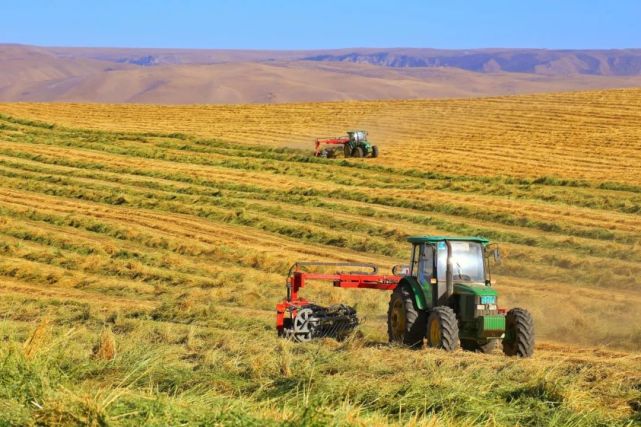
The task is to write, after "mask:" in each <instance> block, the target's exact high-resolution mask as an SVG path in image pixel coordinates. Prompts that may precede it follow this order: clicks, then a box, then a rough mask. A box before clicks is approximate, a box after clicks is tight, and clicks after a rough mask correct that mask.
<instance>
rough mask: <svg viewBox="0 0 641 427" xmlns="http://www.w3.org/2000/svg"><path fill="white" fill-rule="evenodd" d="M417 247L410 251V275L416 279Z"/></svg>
mask: <svg viewBox="0 0 641 427" xmlns="http://www.w3.org/2000/svg"><path fill="white" fill-rule="evenodd" d="M419 248H420V246H419V245H414V249H413V250H412V266H411V271H410V275H412V276H414V277H418V253H419Z"/></svg>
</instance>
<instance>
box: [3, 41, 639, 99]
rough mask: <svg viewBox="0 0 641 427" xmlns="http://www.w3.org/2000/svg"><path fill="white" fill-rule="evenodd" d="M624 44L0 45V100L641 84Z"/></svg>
mask: <svg viewBox="0 0 641 427" xmlns="http://www.w3.org/2000/svg"><path fill="white" fill-rule="evenodd" d="M639 58H641V54H639V52H638V51H635V50H629V51H594V52H592V51H586V52H558V51H536V50H523V51H521V50H515V51H510V50H507V51H506V50H480V51H470V52H467V53H466V52H464V51H461V52H459V51H436V50H430V49H418V50H412V49H409V50H408V49H388V50H382V51H380V50H372V49H369V50H368V49H365V50H362V49H361V50H355V51H352V50H340V51H292V52H288V51H273V52H270V51H233V50H232V51H226V50H170V49H109V48H42V47H31V46H20V45H0V64H1V65H2V67H0V101H67V102H112V103H161V104H188V103H203V104H204V103H284V102H303V101H332V100H354V99H418V98H452V97H458V98H462V97H477V96H490V95H506V94H515V93H535V92H551V91H567V90H585V89H594V88H617V87H638V86H641V73H640V72H639V69H638V68H639V67H638V62H639Z"/></svg>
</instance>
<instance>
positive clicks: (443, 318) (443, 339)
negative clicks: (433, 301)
mask: <svg viewBox="0 0 641 427" xmlns="http://www.w3.org/2000/svg"><path fill="white" fill-rule="evenodd" d="M427 344H428V345H429V346H430V347H434V348H442V349H443V350H446V351H454V350H456V349H457V348H458V346H459V337H458V320H456V314H455V313H454V310H452V309H451V308H450V307H447V306H438V307H434V309H433V310H432V311H431V313H430V317H428V318H427Z"/></svg>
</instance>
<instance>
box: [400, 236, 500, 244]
mask: <svg viewBox="0 0 641 427" xmlns="http://www.w3.org/2000/svg"><path fill="white" fill-rule="evenodd" d="M445 240H459V241H461V240H464V241H468V242H479V243H482V244H484V245H487V244H488V243H490V241H489V240H488V239H485V238H483V237H475V236H410V237H408V238H407V241H408V242H410V243H436V242H442V241H445Z"/></svg>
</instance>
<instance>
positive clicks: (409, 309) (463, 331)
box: [388, 236, 534, 357]
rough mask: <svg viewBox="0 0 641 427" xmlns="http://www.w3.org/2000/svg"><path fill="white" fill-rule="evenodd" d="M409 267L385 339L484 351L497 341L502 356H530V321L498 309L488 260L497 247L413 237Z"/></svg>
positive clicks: (395, 298) (474, 240)
mask: <svg viewBox="0 0 641 427" xmlns="http://www.w3.org/2000/svg"><path fill="white" fill-rule="evenodd" d="M408 241H409V242H410V243H412V245H413V250H412V255H411V260H410V266H409V267H406V268H405V275H404V277H403V278H402V279H401V281H400V282H399V285H398V288H397V289H396V290H395V291H394V292H393V294H392V298H391V300H390V309H389V312H388V332H389V337H390V341H394V342H399V343H404V344H407V345H410V346H413V347H417V346H420V345H422V343H423V338H424V337H426V338H427V342H428V345H430V346H433V347H440V348H445V349H447V350H454V349H455V348H457V347H458V345H459V344H460V345H461V346H462V347H463V348H464V349H468V350H474V351H490V350H491V349H493V348H494V347H495V345H496V344H497V342H498V341H499V340H502V342H503V349H504V351H505V353H506V354H509V355H519V356H523V357H527V356H530V355H531V354H532V352H533V346H534V331H533V322H532V319H531V316H530V315H529V313H528V312H527V311H525V310H523V309H514V310H510V311H509V312H508V311H507V310H505V309H502V308H499V305H498V303H499V298H498V293H497V291H496V290H495V289H494V288H492V280H491V275H490V259H492V258H494V259H495V260H497V261H498V259H499V253H498V248H496V247H495V246H494V245H490V244H489V241H488V240H486V239H483V238H479V237H447V236H414V237H410V238H408Z"/></svg>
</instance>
